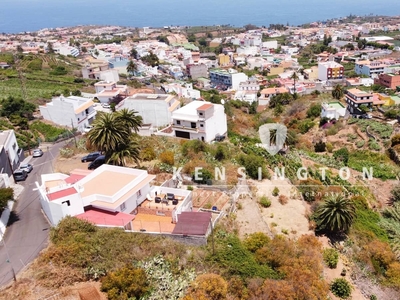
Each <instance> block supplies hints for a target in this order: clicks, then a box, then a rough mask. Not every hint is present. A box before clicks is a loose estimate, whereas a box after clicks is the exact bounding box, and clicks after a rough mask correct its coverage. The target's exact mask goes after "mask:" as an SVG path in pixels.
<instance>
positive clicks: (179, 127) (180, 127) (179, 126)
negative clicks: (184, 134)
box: [172, 124, 198, 132]
mask: <svg viewBox="0 0 400 300" xmlns="http://www.w3.org/2000/svg"><path fill="white" fill-rule="evenodd" d="M172 127H173V128H175V129H181V130H182V129H183V130H189V131H194V132H198V128H197V127H196V128H192V127H189V126H182V125H175V124H173V125H172Z"/></svg>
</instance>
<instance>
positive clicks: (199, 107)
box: [172, 101, 228, 142]
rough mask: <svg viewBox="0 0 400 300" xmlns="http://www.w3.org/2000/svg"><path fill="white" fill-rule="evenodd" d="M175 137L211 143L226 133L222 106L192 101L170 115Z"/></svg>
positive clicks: (225, 121) (226, 127) (226, 128)
mask: <svg viewBox="0 0 400 300" xmlns="http://www.w3.org/2000/svg"><path fill="white" fill-rule="evenodd" d="M172 128H173V130H174V132H175V136H176V137H179V138H184V139H189V140H195V139H198V140H201V141H204V142H211V141H213V140H214V139H215V137H216V136H220V135H226V133H227V131H228V126H227V120H226V114H225V111H224V106H223V105H221V104H213V103H210V102H204V101H193V102H190V103H189V104H187V105H185V106H183V107H181V108H180V109H178V110H176V111H174V112H173V113H172Z"/></svg>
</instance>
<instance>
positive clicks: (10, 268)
mask: <svg viewBox="0 0 400 300" xmlns="http://www.w3.org/2000/svg"><path fill="white" fill-rule="evenodd" d="M63 146H65V142H60V143H57V144H54V145H52V146H51V147H49V149H48V151H46V150H47V148H46V147H43V148H45V149H43V148H42V149H43V151H45V152H44V154H43V156H41V157H37V158H31V160H30V161H29V163H30V164H31V165H33V170H32V172H31V173H30V174H29V176H28V178H27V179H26V180H25V181H21V182H19V183H18V184H21V185H22V186H23V187H24V189H23V191H22V192H21V194H20V195H19V197H18V198H17V201H16V203H15V204H14V210H13V213H12V214H11V217H10V220H11V224H10V225H9V226H8V227H7V231H6V233H5V236H4V239H3V241H0V287H3V286H5V285H7V284H8V283H10V282H11V281H12V280H13V278H14V276H16V275H17V274H18V273H19V272H20V271H21V270H22V269H23V268H25V266H26V265H28V264H29V263H31V262H32V261H33V260H34V259H35V258H36V257H37V256H38V255H39V252H40V251H41V250H43V249H44V248H45V247H46V246H47V244H48V237H49V230H50V225H49V223H48V222H47V220H46V218H45V217H44V215H43V213H42V211H41V206H40V201H39V193H38V192H37V191H35V190H34V189H35V188H36V185H35V181H38V182H40V176H41V174H46V173H52V172H53V166H54V163H55V158H56V157H57V155H58V153H59V150H60V148H61V147H63ZM11 180H12V179H11Z"/></svg>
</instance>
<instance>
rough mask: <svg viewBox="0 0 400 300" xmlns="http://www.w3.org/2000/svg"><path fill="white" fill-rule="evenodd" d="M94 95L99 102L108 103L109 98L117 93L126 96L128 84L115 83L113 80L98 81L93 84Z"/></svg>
mask: <svg viewBox="0 0 400 300" xmlns="http://www.w3.org/2000/svg"><path fill="white" fill-rule="evenodd" d="M94 88H95V89H96V97H97V99H99V101H100V102H101V103H109V102H110V100H111V99H112V98H114V97H116V96H118V95H122V96H125V97H126V96H127V95H128V86H127V85H121V84H117V83H116V82H115V81H99V82H97V83H95V84H94Z"/></svg>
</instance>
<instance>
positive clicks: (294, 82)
mask: <svg viewBox="0 0 400 300" xmlns="http://www.w3.org/2000/svg"><path fill="white" fill-rule="evenodd" d="M290 78H291V79H293V95H294V94H296V80H298V79H299V76H298V75H297V72H293V74H292V76H290Z"/></svg>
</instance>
